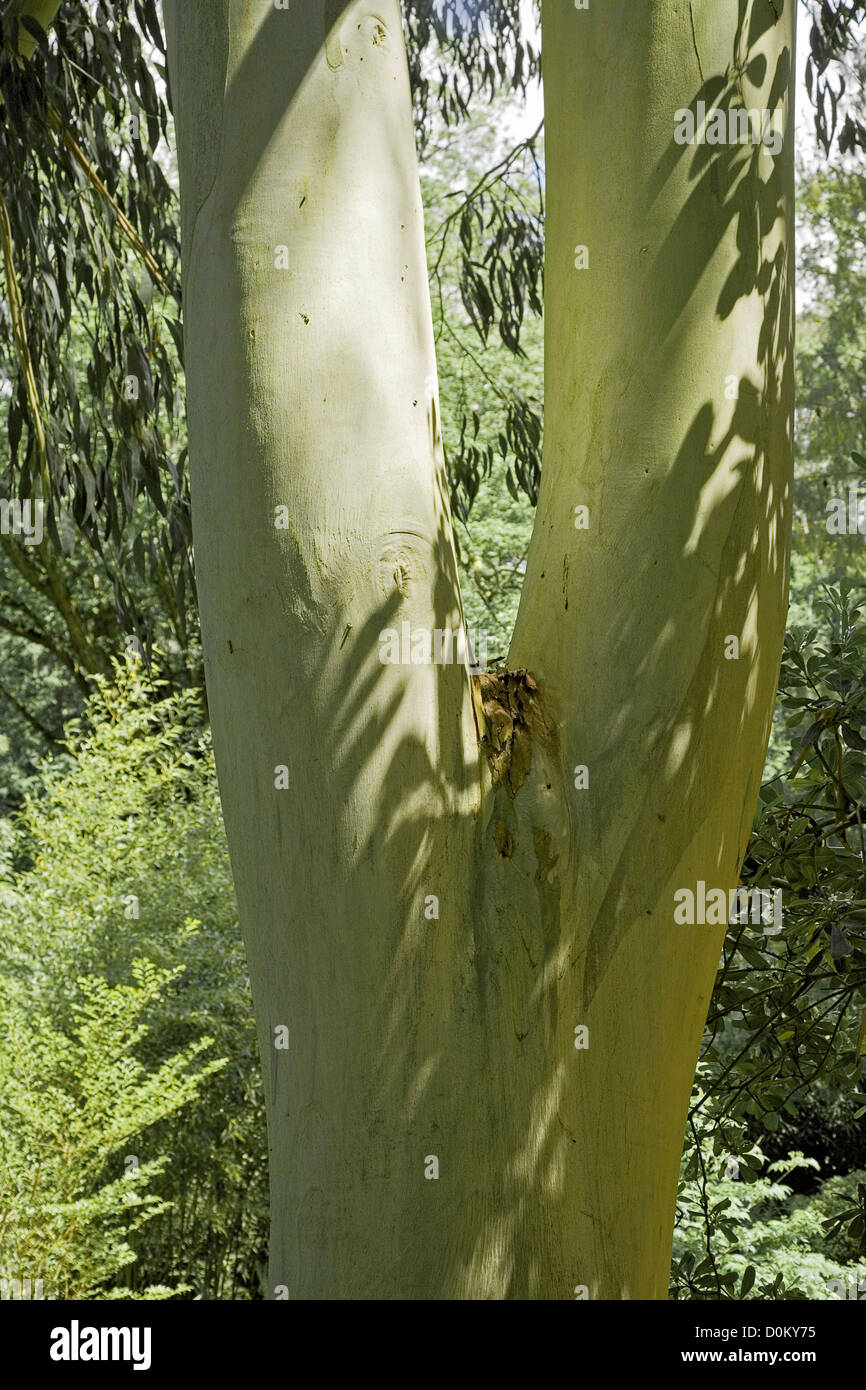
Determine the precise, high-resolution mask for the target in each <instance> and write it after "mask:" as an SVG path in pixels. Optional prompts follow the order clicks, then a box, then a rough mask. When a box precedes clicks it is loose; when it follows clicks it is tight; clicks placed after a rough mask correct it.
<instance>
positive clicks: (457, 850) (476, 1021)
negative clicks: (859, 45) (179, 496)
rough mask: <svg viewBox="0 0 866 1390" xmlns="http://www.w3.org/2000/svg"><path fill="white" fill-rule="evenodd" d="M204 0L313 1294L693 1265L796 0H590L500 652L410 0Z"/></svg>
mask: <svg viewBox="0 0 866 1390" xmlns="http://www.w3.org/2000/svg"><path fill="white" fill-rule="evenodd" d="M166 10H167V18H168V24H169V40H170V58H171V79H172V89H173V99H174V105H175V111H176V115H177V120H178V132H179V148H180V170H181V202H182V219H183V261H184V265H183V270H184V319H185V343H186V371H187V382H188V411H189V431H190V457H191V465H192V471H193V510H194V517H193V521H194V533H195V544H196V562H197V573H198V583H199V591H200V596H201V609H202V623H203V632H204V642H205V653H206V668H207V683H208V694H209V701H210V708H211V713H212V720H213V731H214V741H215V748H216V759H217V767H218V772H219V779H220V787H221V793H222V799H223V807H224V812H225V819H226V826H227V831H228V838H229V845H230V849H231V855H232V865H233V870H234V876H235V882H236V886H237V892H238V900H239V906H240V914H241V922H242V926H243V931H244V936H245V940H246V946H247V953H248V957H249V963H250V973H251V978H252V986H253V997H254V1002H255V1009H256V1015H257V1019H258V1026H259V1037H260V1044H261V1049H262V1054H263V1058H264V1070H265V1081H266V1092H267V1101H268V1118H269V1138H270V1157H271V1179H272V1207H273V1212H272V1239H271V1273H270V1278H271V1285H272V1292H273V1294H274V1296H276V1297H285V1296H288V1297H291V1298H317V1299H338V1298H347V1299H369V1298H395V1299H397V1298H406V1299H437V1298H461V1299H465V1298H532V1299H546V1298H551V1299H569V1298H574V1297H575V1293H576V1291H577V1296H581V1295H582V1294H583V1291H584V1290H585V1291H586V1293H587V1294H588V1296H589V1297H591V1298H628V1297H632V1298H664V1297H665V1295H666V1284H667V1275H668V1265H669V1259H670V1245H671V1230H672V1223H673V1211H674V1197H675V1188H676V1178H677V1167H678V1160H679V1154H680V1149H681V1145H682V1138H683V1128H684V1123H685V1113H686V1106H687V1101H688V1095H689V1088H690V1083H691V1080H692V1077H693V1074H694V1068H695V1061H696V1057H697V1051H698V1045H699V1041H700V1036H701V1029H702V1025H703V1021H704V1017H705V1014H706V1009H707V1003H708V1000H709V996H710V991H711V988H712V983H713V975H714V970H715V966H716V963H717V961H718V957H719V951H720V948H721V943H722V939H723V934H724V926H723V925H718V924H716V925H712V924H711V925H693V926H689V925H681V924H679V923H677V922H676V921H675V920H674V908H675V899H674V894H675V892H677V890H680V889H689V888H690V889H692V890H695V888H696V885H697V883H698V881H699V880H703V881H704V882H705V883H706V885H707V889H708V891H709V890H710V889H713V888H715V889H721V890H724V891H725V892H727V891H728V890H729V889H730V888H732V887H733V886H734V885H735V884H736V882H737V877H738V873H739V868H740V863H741V860H742V856H743V853H744V850H745V846H746V842H747V838H748V835H749V830H750V826H751V820H752V813H753V809H754V804H755V798H756V793H757V789H758V785H759V779H760V774H761V767H762V760H763V755H764V751H765V747H766V742H767V738H768V732H769V726H770V717H771V711H772V705H773V696H774V692H775V683H776V678H777V673H778V664H779V655H780V648H781V641H782V634H783V629H784V617H785V606H786V591H787V566H788V537H789V531H790V490H791V414H792V356H791V354H792V259H791V240H790V238H791V223H792V184H793V176H792V111H791V103H790V95H789V94H790V90H791V74H792V68H793V42H794V3H793V0H776V3H775V4H773V3H771V2H770V0H754V2H753V3H747V0H705V3H697V2H696V3H693V4H692V5H691V7H690V6H689V5H688V4H686V3H684V0H643V2H642V3H641V4H636V3H634V0H599V3H594V4H593V5H592V6H591V8H590V9H588V10H579V9H577V8H576V7H575V6H572V5H571V4H568V3H566V2H565V0H548V3H546V4H545V7H544V55H545V56H544V68H545V104H546V125H547V145H546V156H547V168H546V173H547V199H548V208H549V216H548V226H547V259H546V295H547V310H546V315H547V317H546V334H547V341H546V346H545V357H546V366H545V373H546V385H545V397H546V425H545V452H544V473H543V485H542V495H541V500H540V503H539V510H538V516H537V520H536V524H535V530H534V535H533V542H532V547H531V552H530V560H529V565H528V570H527V576H526V583H525V589H524V594H523V600H522V604H521V608H520V614H519V618H518V622H517V628H516V632H515V635H514V641H513V644H512V651H511V656H510V660H509V672H510V673H509V674H508V675H504V674H502V673H500V674H499V675H496V676H490V677H487V678H482V679H481V680H480V681H476V682H475V689H474V691H473V681H472V678H471V677H470V674H469V671H468V669H467V666H466V663H465V661H463V660H458V661H455V662H451V663H447V661H445V660H444V658H445V656H447V654H448V638H447V637H442V636H440V638H439V639H438V646H437V644H436V640H435V639H434V638H433V636H432V634H434V633H436V632H438V633H439V634H443V633H445V632H449V633H453V632H454V631H455V630H456V629H458V628H459V626H460V623H461V618H460V600H459V591H458V584H457V577H456V566H455V561H454V551H453V545H452V537H451V523H450V516H449V511H448V505H447V492H446V484H445V477H444V472H443V466H442V452H441V444H440V440H439V424H438V401H437V394H436V376H435V371H436V369H435V360H434V351H433V338H432V329H431V315H430V305H429V298H428V288H427V272H426V264H425V257H424V241H423V224H422V216H421V201H420V192H419V185H418V174H417V168H416V158H415V148H414V139H413V130H412V120H411V104H410V94H409V87H408V78H407V70H406V61H405V54H404V50H403V39H402V33H401V23H400V13H399V6H398V4H397V0H381V3H380V4H379V5H378V6H377V7H376V10H375V12H372V11H371V9H370V8H369V7H368V6H367V5H366V4H363V3H350V4H343V3H336V0H292V4H291V7H290V8H288V9H282V8H280V9H278V8H276V7H275V6H273V5H270V4H265V3H260V4H257V5H252V4H250V3H249V0H218V3H216V2H215V3H214V4H212V5H208V6H204V5H198V4H179V3H177V0H171V3H169V2H168V0H167V3H166ZM699 102H704V103H705V110H704V111H703V112H701V111H700V110H699V108H698V103H699ZM737 105H742V106H744V107H745V108H752V109H754V110H755V112H756V113H758V115H759V114H760V112H762V111H774V110H775V111H776V113H777V114H776V119H777V121H778V122H779V127H778V128H779V130H780V131H782V132H783V133H784V136H785V139H784V143H782V144H781V146H780V147H777V144H776V142H775V140H773V139H770V138H767V139H766V140H765V142H764V143H762V144H758V143H751V142H746V140H744V139H743V138H738V139H736V140H733V141H732V140H728V139H727V136H729V135H732V134H733V135H738V134H739V136H740V137H742V135H743V130H744V127H741V126H740V125H739V124H738V118H737V117H736V116H734V117H733V118H730V119H729V115H728V112H729V108H731V107H736V106H737ZM714 107H716V108H719V109H721V110H722V111H723V112H724V113H725V118H724V119H725V123H726V124H725V130H726V140H725V142H724V143H721V142H718V141H716V143H695V144H683V143H680V140H681V138H682V136H683V132H684V131H685V132H686V134H687V133H688V132H687V126H688V122H687V120H685V118H684V116H683V113H682V111H681V110H680V113H679V116H678V115H677V112H678V110H679V109H680V108H691V109H692V111H693V112H695V113H696V114H697V115H703V116H704V117H705V119H707V120H711V119H713V118H712V112H713V108H714ZM720 129H721V126H720V123H719V121H716V123H715V126H714V128H713V131H712V134H713V135H714V136H715V135H718V134H719V132H720ZM704 133H706V132H704ZM700 135H701V130H700V129H698V130H696V131H695V136H696V140H697V139H699V138H700ZM767 135H768V137H769V127H767ZM774 150H775V153H774ZM584 247H585V248H586V251H585V252H584V251H583V250H581V249H580V248H584ZM581 507H585V508H586V509H587V511H586V512H581V511H576V510H575V509H576V508H581ZM404 624H408V628H406V629H405V630H404ZM389 632H390V633H392V634H394V636H392V637H387V636H382V634H387V633H389ZM419 633H420V634H422V636H420V637H419V636H418V634H419ZM423 634H427V636H426V638H425V637H424V636H423ZM407 635H408V636H409V637H410V639H414V655H415V657H416V661H415V662H414V663H413V662H407V661H401V660H389V659H387V658H389V657H394V656H396V655H400V656H406V655H412V653H413V649H412V648H411V647H410V649H409V651H408V652H407V651H406V649H405V648H404V647H403V642H404V641H405V637H406V636H407ZM732 637H733V638H736V639H737V640H738V644H739V654H738V657H737V655H736V648H735V646H734V645H733V644H732V643H731V641H730V639H731V638H732ZM425 646H426V647H428V650H431V651H432V652H433V655H434V656H436V655H440V656H441V657H442V658H443V660H442V661H440V662H439V663H438V664H437V663H436V662H435V661H432V662H429V663H427V662H424V661H421V660H418V659H417V658H419V657H422V656H424V655H426V652H425V650H424V649H425ZM401 648H402V650H401ZM526 672H529V673H530V674H529V675H527V674H526ZM579 768H585V769H586V772H585V773H584V772H579V771H578V772H576V769H579ZM587 782H588V785H585V784H586V783H587ZM286 783H287V785H286ZM760 929H761V928H760V927H757V928H755V930H758V931H759V930H760Z"/></svg>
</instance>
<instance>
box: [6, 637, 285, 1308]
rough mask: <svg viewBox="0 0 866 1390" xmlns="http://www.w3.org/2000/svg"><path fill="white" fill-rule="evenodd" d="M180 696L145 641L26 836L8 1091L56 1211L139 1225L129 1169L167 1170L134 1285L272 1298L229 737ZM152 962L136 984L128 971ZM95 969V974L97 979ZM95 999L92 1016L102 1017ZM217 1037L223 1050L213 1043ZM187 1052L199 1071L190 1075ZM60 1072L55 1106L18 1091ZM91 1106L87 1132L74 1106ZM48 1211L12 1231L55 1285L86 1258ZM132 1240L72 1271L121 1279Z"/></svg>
mask: <svg viewBox="0 0 866 1390" xmlns="http://www.w3.org/2000/svg"><path fill="white" fill-rule="evenodd" d="M161 695H163V696H164V695H165V691H164V690H162V691H160V690H159V689H154V687H153V686H152V685H151V684H150V683H149V682H146V681H145V680H144V679H143V676H142V670H141V663H140V662H138V661H137V660H136V659H134V658H133V659H131V660H130V661H128V662H127V663H126V664H125V665H124V666H123V667H122V668H120V669H119V670H118V671H117V672H116V675H115V680H114V682H113V683H112V684H109V683H108V682H100V684H99V686H98V689H97V693H96V694H95V695H94V697H93V699H92V700H91V702H90V705H89V707H88V711H87V718H86V720H85V721H84V722H83V723H81V724H80V725H79V726H77V727H76V728H75V729H73V730H71V731H70V740H69V749H68V754H67V755H66V756H65V757H61V758H58V759H56V760H54V761H52V762H51V763H50V764H48V765H46V766H45V768H44V769H43V776H42V785H41V787H40V790H39V792H38V793H36V794H35V795H34V796H33V797H31V798H30V799H29V800H28V801H27V803H26V805H25V807H24V808H23V810H22V812H21V814H20V816H19V817H18V818H17V819H16V821H15V822H14V825H13V827H12V830H11V833H10V836H9V842H8V844H7V845H6V853H5V872H4V879H3V885H2V899H0V917H2V930H3V937H4V942H5V948H4V958H3V962H2V967H0V969H2V978H0V996H2V1001H3V1002H2V1004H0V1009H2V1010H3V1011H4V1012H3V1014H2V1017H3V1024H4V1030H3V1031H4V1046H3V1051H4V1056H5V1057H6V1061H7V1065H10V1066H12V1065H13V1064H15V1059H16V1058H17V1059H18V1062H17V1065H18V1067H19V1070H18V1071H17V1072H16V1073H15V1087H14V1089H13V1090H12V1091H11V1093H10V1092H9V1091H6V1092H5V1096H4V1100H5V1103H6V1104H7V1105H9V1104H11V1105H12V1107H13V1114H14V1115H15V1116H16V1119H15V1123H14V1124H13V1125H11V1126H10V1128H9V1129H8V1131H7V1130H6V1126H5V1124H4V1129H3V1133H4V1141H5V1143H6V1144H7V1145H9V1146H10V1147H9V1150H8V1152H9V1153H10V1155H11V1156H12V1158H13V1159H14V1162H11V1163H10V1166H9V1168H8V1172H7V1176H8V1174H10V1173H11V1174H14V1175H16V1180H17V1181H18V1182H19V1183H21V1184H22V1194H23V1195H22V1197H21V1200H22V1201H25V1200H32V1202H33V1203H34V1206H35V1207H36V1210H37V1213H38V1215H39V1220H40V1221H44V1222H45V1223H47V1227H50V1220H49V1218H51V1219H53V1218H52V1208H53V1205H54V1204H58V1203H59V1204H61V1205H62V1204H63V1203H70V1202H79V1203H82V1204H83V1205H82V1208H81V1211H82V1215H81V1224H82V1229H83V1226H84V1222H85V1218H86V1219H87V1220H88V1221H90V1220H92V1219H95V1216H98V1215H99V1214H100V1210H101V1209H100V1208H99V1207H94V1217H91V1216H90V1205H92V1204H93V1203H95V1202H97V1201H105V1202H107V1203H110V1204H112V1205H109V1206H108V1207H106V1214H107V1216H110V1217H111V1220H112V1221H115V1222H117V1223H119V1225H118V1229H121V1228H122V1225H123V1223H122V1222H121V1220H120V1218H121V1214H122V1210H123V1209H124V1208H121V1207H119V1205H118V1204H119V1203H120V1200H121V1197H123V1201H124V1203H126V1202H127V1201H128V1200H129V1199H128V1195H127V1194H128V1193H129V1192H132V1191H133V1190H137V1189H135V1186H134V1185H132V1184H130V1185H127V1186H124V1182H123V1177H124V1164H125V1162H126V1163H128V1161H129V1158H130V1156H131V1157H132V1158H133V1159H134V1160H136V1163H137V1164H140V1172H139V1173H138V1175H137V1177H136V1183H141V1182H143V1180H144V1178H147V1189H146V1190H147V1201H148V1204H149V1205H148V1208H147V1210H148V1215H149V1217H150V1219H149V1222H148V1226H147V1230H146V1232H145V1231H142V1232H141V1233H140V1234H137V1227H136V1226H134V1225H131V1226H129V1227H128V1228H127V1233H126V1236H125V1238H126V1239H127V1240H128V1242H129V1245H130V1247H131V1249H132V1251H134V1252H135V1254H136V1256H137V1260H136V1264H135V1265H134V1266H133V1267H132V1268H131V1269H130V1270H129V1271H128V1272H127V1274H126V1275H125V1276H124V1278H125V1281H126V1284H127V1286H128V1287H129V1288H131V1289H133V1290H135V1291H137V1292H141V1291H143V1290H144V1289H146V1288H147V1286H148V1285H152V1284H159V1285H168V1286H171V1287H175V1288H177V1287H180V1286H181V1285H183V1286H184V1287H185V1288H186V1289H188V1290H190V1293H189V1294H188V1296H191V1297H202V1298H245V1297H251V1296H259V1295H260V1283H259V1281H260V1277H261V1275H262V1274H263V1255H262V1251H263V1249H264V1243H265V1232H266V1220H267V1175H266V1140H265V1133H264V1111H263V1106H262V1099H261V1092H260V1083H259V1072H258V1052H257V1046H256V1039H255V1030H254V1026H253V1019H252V1008H251V1002H250V997H249V988H248V981H247V978H246V972H245V962H244V954H243V947H242V945H241V941H240V934H239V930H238V924H237V914H236V909H235V904H234V893H233V889H232V882H231V874H230V869H229V863H228V854H227V850H226V846H225V838H224V834H223V829H222V822H221V818H220V811H219V798H218V795H217V790H216V782H215V776H214V770H213V764H212V758H211V754H210V743H209V735H208V732H207V730H206V729H204V728H202V726H201V717H200V709H199V706H198V704H197V701H196V699H195V696H194V695H193V694H192V693H191V692H188V691H187V692H181V693H179V694H176V695H174V696H172V697H170V698H168V699H161V698H160V696H161ZM142 963H143V964H142ZM142 971H144V972H145V973H144V974H143V975H142V976H141V981H140V987H139V988H138V991H137V992H136V993H134V994H132V995H130V994H129V993H128V990H129V988H130V987H129V986H128V985H127V984H126V982H127V981H128V980H129V979H130V978H133V979H137V978H138V976H137V975H136V972H142ZM78 975H85V976H87V977H89V982H87V983H83V984H81V985H75V983H74V982H75V978H76V976H78ZM145 986H146V988H145ZM111 1000H115V1001H116V1003H115V1005H114V1006H113V1009H112V1011H110V1012H109V1011H106V1010H105V1005H106V1003H107V1002H111ZM133 1006H134V1007H133ZM82 1009H85V1010H86V1017H87V1018H88V1019H90V1020H91V1023H90V1025H89V1026H88V1028H87V1029H86V1030H84V1031H80V1028H79V1021H80V1018H81V1010H82ZM100 1009H103V1011H104V1012H105V1017H106V1027H105V1028H103V1029H100V1028H99V1027H97V1026H96V1022H97V1020H98V1016H99V1012H100ZM6 1010H8V1013H7V1012H6ZM115 1018H116V1023H115V1022H112V1020H115ZM28 1020H29V1024H28ZM109 1023H111V1026H108V1024H109ZM133 1025H135V1027H133ZM28 1027H29V1032H28V1033H27V1034H26V1035H25V1032H24V1030H25V1028H28ZM139 1028H144V1029H146V1030H147V1031H146V1032H143V1033H142V1032H140V1031H138V1029H139ZM25 1038H26V1041H22V1039H25ZM76 1039H77V1040H76ZM205 1039H207V1040H209V1041H208V1046H207V1054H208V1055H211V1054H216V1057H217V1059H218V1062H219V1066H218V1069H217V1068H216V1067H215V1066H214V1065H213V1064H212V1063H206V1061H205V1057H204V1056H202V1057H201V1058H200V1056H199V1054H200V1053H202V1052H203V1049H204V1040H205ZM70 1040H72V1041H70ZM7 1047H10V1048H11V1050H10V1051H8V1052H7ZM61 1058H62V1060H63V1065H62V1067H60V1066H59V1065H58V1062H59V1059H61ZM181 1062H183V1063H184V1064H185V1065H188V1066H189V1068H190V1070H189V1075H188V1077H187V1079H186V1080H184V1082H183V1088H182V1089H178V1087H179V1082H177V1081H176V1080H175V1073H176V1072H178V1068H179V1067H180V1065H181ZM178 1075H179V1076H185V1075H186V1072H185V1071H180V1072H178ZM47 1083H50V1085H49V1084H47ZM43 1085H46V1090H45V1094H46V1095H47V1096H48V1097H50V1099H51V1104H50V1106H48V1107H44V1108H43V1104H42V1103H37V1102H36V1101H35V1100H33V1098H32V1097H31V1100H30V1103H29V1105H27V1106H25V1107H24V1108H23V1109H21V1110H20V1113H19V1107H18V1104H17V1097H18V1096H19V1095H20V1094H23V1093H24V1091H25V1090H26V1089H28V1088H29V1090H30V1091H32V1092H33V1094H34V1095H38V1094H39V1090H40V1089H41V1088H42V1086H43ZM114 1088H117V1090H118V1094H117V1096H116V1097H115V1095H114ZM133 1102H134V1103H133ZM73 1110H74V1111H75V1112H76V1113H77V1116H78V1119H77V1128H76V1130H75V1131H70V1130H69V1127H68V1125H67V1124H66V1123H65V1122H64V1117H65V1116H68V1114H69V1113H70V1111H73ZM78 1129H80V1147H76V1143H77V1137H76V1136H77V1135H78ZM37 1145H41V1146H42V1152H43V1155H44V1157H43V1160H42V1162H41V1163H40V1165H39V1171H40V1173H41V1174H43V1176H42V1178H41V1181H40V1183H39V1186H38V1188H37V1189H36V1190H35V1191H34V1192H32V1193H30V1194H28V1190H27V1185H26V1183H25V1181H24V1176H23V1175H25V1174H26V1173H27V1172H28V1165H29V1164H30V1163H31V1160H32V1155H33V1153H34V1152H35V1149H36V1146H37ZM133 1166H135V1165H133ZM112 1184H113V1185H112ZM88 1204H90V1205H88ZM132 1215H136V1212H134V1211H133V1212H132ZM29 1221H30V1225H31V1229H32V1231H33V1235H32V1242H31V1244H30V1245H28V1246H24V1247H20V1252H21V1253H19V1246H18V1245H13V1246H12V1247H11V1250H12V1253H8V1252H7V1251H6V1247H5V1243H4V1246H3V1249H4V1256H3V1262H4V1265H6V1266H7V1267H10V1268H11V1267H12V1259H13V1255H14V1257H15V1258H16V1259H19V1260H20V1259H22V1258H23V1257H24V1254H26V1255H27V1257H28V1259H29V1260H30V1261H31V1263H28V1264H27V1265H26V1266H25V1272H30V1273H32V1274H33V1277H35V1276H36V1274H42V1273H43V1272H44V1278H45V1284H46V1288H47V1287H48V1286H49V1284H51V1285H53V1284H54V1283H55V1281H56V1280H58V1279H60V1278H61V1277H62V1278H64V1279H65V1278H66V1277H67V1275H66V1273H65V1269H66V1266H65V1264H62V1265H59V1267H58V1269H57V1270H55V1258H56V1257H55V1255H54V1251H53V1247H52V1244H51V1242H50V1241H47V1240H46V1243H45V1244H43V1245H41V1246H40V1243H39V1230H40V1227H39V1226H38V1225H37V1224H35V1222H34V1218H33V1216H32V1215H31V1216H30V1218H29ZM74 1234H75V1244H74V1250H73V1252H72V1254H70V1256H69V1258H70V1259H72V1258H73V1257H75V1258H82V1260H83V1255H82V1249H83V1245H84V1244H86V1241H85V1238H84V1235H82V1232H81V1230H76V1231H75V1233H74ZM87 1239H88V1240H90V1239H91V1237H90V1236H88V1237H87ZM123 1249H124V1247H121V1246H119V1245H118V1246H117V1247H116V1249H115V1247H114V1246H112V1247H111V1248H110V1250H109V1251H108V1253H107V1254H106V1256H105V1259H106V1261H108V1260H109V1257H110V1259H111V1260H113V1261H114V1263H113V1264H109V1263H106V1264H105V1271H106V1273H105V1275H102V1274H101V1273H100V1271H101V1269H102V1266H101V1265H100V1266H94V1265H93V1264H86V1263H83V1266H82V1268H83V1270H84V1271H85V1273H86V1275H87V1279H86V1280H84V1277H83V1275H82V1276H81V1280H80V1282H78V1283H74V1284H72V1287H74V1288H76V1289H77V1290H78V1293H77V1294H76V1295H74V1296H82V1293H83V1291H84V1290H86V1289H89V1288H90V1287H91V1286H92V1284H93V1283H94V1281H95V1279H96V1277H97V1275H99V1277H100V1278H103V1277H107V1275H108V1274H110V1275H111V1276H112V1278H113V1277H114V1276H115V1274H116V1271H117V1270H118V1269H119V1268H120V1267H121V1266H122V1265H124V1264H125V1261H124V1260H123V1259H121V1258H120V1253H122V1251H123ZM37 1256H39V1258H38V1259H37V1258H36V1257H37ZM94 1258H95V1256H94ZM100 1258H102V1257H100ZM46 1266H49V1268H46ZM13 1272H14V1270H13ZM21 1277H23V1276H21ZM69 1277H70V1278H71V1276H69Z"/></svg>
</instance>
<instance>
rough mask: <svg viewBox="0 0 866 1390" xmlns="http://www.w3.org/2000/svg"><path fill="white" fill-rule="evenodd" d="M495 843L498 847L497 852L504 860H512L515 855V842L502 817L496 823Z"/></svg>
mask: <svg viewBox="0 0 866 1390" xmlns="http://www.w3.org/2000/svg"><path fill="white" fill-rule="evenodd" d="M493 841H494V844H495V845H496V849H497V852H498V853H499V854H501V855H502V858H503V859H510V858H511V856H512V854H513V853H514V840H513V839H512V836H511V831H510V830H509V829H508V826H507V825H506V824H505V821H504V820H503V819H502V816H500V817H499V820H498V821H497V822H496V829H495V830H494V832H493Z"/></svg>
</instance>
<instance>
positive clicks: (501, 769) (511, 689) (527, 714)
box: [473, 670, 544, 798]
mask: <svg viewBox="0 0 866 1390" xmlns="http://www.w3.org/2000/svg"><path fill="white" fill-rule="evenodd" d="M473 680H474V681H477V684H478V692H479V694H480V696H481V710H482V714H483V718H484V726H483V729H482V733H481V747H482V749H483V750H484V753H485V756H486V758H487V761H488V763H489V764H490V769H491V772H492V773H493V782H494V785H495V786H499V785H502V786H504V787H505V789H506V791H507V792H508V794H509V796H510V797H512V798H513V797H514V796H516V794H517V792H518V791H519V790H520V788H521V787H522V786H523V783H524V782H525V781H526V778H527V775H528V773H529V769H530V766H531V764H532V735H533V733H534V732H536V731H537V732H541V731H542V730H543V728H544V721H543V719H542V717H541V715H540V713H539V712H538V711H537V710H536V707H535V706H536V700H537V697H538V687H537V685H536V684H535V681H534V679H533V677H532V676H531V675H530V673H529V672H528V671H522V670H521V671H495V672H494V671H491V672H485V673H484V674H482V675H480V676H475V677H473Z"/></svg>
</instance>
